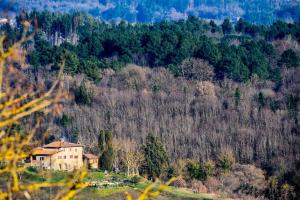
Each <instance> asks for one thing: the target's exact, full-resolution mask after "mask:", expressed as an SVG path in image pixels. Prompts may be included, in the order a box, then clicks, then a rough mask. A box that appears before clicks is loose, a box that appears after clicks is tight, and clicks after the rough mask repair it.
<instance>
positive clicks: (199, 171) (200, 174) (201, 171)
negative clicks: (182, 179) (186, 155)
mask: <svg viewBox="0 0 300 200" xmlns="http://www.w3.org/2000/svg"><path fill="white" fill-rule="evenodd" d="M187 171H188V173H189V176H190V177H191V179H196V180H206V178H207V173H206V170H205V167H204V166H203V165H202V164H200V163H198V162H189V163H188V164H187Z"/></svg>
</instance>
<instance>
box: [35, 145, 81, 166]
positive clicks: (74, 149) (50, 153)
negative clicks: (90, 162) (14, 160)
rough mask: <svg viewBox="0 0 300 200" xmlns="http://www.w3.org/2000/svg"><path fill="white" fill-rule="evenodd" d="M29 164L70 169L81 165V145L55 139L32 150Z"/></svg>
mask: <svg viewBox="0 0 300 200" xmlns="http://www.w3.org/2000/svg"><path fill="white" fill-rule="evenodd" d="M30 165H31V166H33V167H39V168H42V169H52V170H66V171H72V170H74V169H79V168H81V167H82V166H83V145H81V144H75V143H69V142H64V141H55V142H52V143H50V144H47V145H44V146H43V147H39V148H36V149H34V150H33V152H32V155H31V157H30Z"/></svg>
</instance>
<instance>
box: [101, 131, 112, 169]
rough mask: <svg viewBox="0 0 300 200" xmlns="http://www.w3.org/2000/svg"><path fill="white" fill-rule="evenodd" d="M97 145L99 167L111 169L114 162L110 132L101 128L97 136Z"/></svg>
mask: <svg viewBox="0 0 300 200" xmlns="http://www.w3.org/2000/svg"><path fill="white" fill-rule="evenodd" d="M98 147H99V150H100V154H99V156H100V162H99V165H100V168H101V169H103V170H108V171H112V170H113V163H114V150H113V146H112V133H111V132H109V131H104V130H101V131H100V133H99V136H98Z"/></svg>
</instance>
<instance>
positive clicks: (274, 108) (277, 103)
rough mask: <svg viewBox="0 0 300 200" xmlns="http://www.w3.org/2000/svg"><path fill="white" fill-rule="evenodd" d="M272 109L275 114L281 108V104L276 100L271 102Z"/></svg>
mask: <svg viewBox="0 0 300 200" xmlns="http://www.w3.org/2000/svg"><path fill="white" fill-rule="evenodd" d="M270 108H271V110H272V111H273V112H276V111H277V110H278V109H279V108H280V102H279V101H276V100H272V101H271V102H270Z"/></svg>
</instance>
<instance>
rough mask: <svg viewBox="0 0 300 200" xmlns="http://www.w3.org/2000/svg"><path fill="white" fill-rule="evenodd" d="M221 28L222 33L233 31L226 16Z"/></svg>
mask: <svg viewBox="0 0 300 200" xmlns="http://www.w3.org/2000/svg"><path fill="white" fill-rule="evenodd" d="M222 30H223V33H224V34H230V33H232V31H233V27H232V24H231V22H230V20H229V19H228V18H226V19H225V20H224V22H223V24H222Z"/></svg>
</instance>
